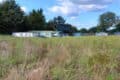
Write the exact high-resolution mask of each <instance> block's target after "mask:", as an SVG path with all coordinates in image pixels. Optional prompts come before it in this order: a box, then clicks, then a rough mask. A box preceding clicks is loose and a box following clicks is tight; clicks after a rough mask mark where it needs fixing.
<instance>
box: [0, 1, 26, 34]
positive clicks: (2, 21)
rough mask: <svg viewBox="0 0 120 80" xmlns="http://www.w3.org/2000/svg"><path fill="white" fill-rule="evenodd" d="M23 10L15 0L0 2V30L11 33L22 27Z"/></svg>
mask: <svg viewBox="0 0 120 80" xmlns="http://www.w3.org/2000/svg"><path fill="white" fill-rule="evenodd" d="M23 22H24V12H23V11H22V10H21V8H20V6H19V5H18V4H17V3H16V2H15V0H6V1H4V2H3V3H1V4H0V32H1V33H6V34H11V33H12V32H16V31H20V29H22V28H23V26H22V24H23Z"/></svg>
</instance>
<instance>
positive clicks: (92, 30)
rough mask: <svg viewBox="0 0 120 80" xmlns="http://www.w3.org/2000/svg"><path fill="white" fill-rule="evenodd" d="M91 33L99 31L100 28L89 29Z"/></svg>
mask: <svg viewBox="0 0 120 80" xmlns="http://www.w3.org/2000/svg"><path fill="white" fill-rule="evenodd" d="M88 32H89V33H96V32H98V28H97V27H92V28H90V29H89V30H88Z"/></svg>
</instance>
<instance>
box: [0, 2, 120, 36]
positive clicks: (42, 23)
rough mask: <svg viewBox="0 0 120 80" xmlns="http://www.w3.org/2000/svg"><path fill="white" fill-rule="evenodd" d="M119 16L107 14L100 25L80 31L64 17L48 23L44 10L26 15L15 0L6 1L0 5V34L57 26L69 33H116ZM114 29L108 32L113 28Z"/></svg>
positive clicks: (58, 17)
mask: <svg viewBox="0 0 120 80" xmlns="http://www.w3.org/2000/svg"><path fill="white" fill-rule="evenodd" d="M119 21H120V20H119V18H118V16H117V15H116V14H115V13H113V12H105V13H103V14H101V15H100V16H99V22H98V25H97V26H95V27H92V28H90V29H89V30H87V29H86V28H82V29H80V30H78V29H77V28H76V27H75V26H73V25H71V24H69V23H66V21H65V19H64V18H63V17H62V16H57V17H54V18H53V19H52V20H49V21H48V22H47V21H46V18H45V15H44V14H43V10H42V9H38V10H32V11H31V12H30V13H29V14H26V13H25V12H24V11H23V10H21V7H20V5H19V4H17V3H16V1H15V0H6V1H4V2H3V3H0V34H12V33H13V32H24V31H32V30H56V26H57V25H59V24H62V25H63V26H67V27H69V28H70V29H69V30H70V31H66V32H69V33H73V32H81V33H96V32H108V33H114V32H117V31H120V23H119ZM113 25H114V26H115V28H114V29H111V30H108V29H109V28H110V27H111V26H113Z"/></svg>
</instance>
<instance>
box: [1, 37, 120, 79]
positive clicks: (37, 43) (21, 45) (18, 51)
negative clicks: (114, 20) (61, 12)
mask: <svg viewBox="0 0 120 80" xmlns="http://www.w3.org/2000/svg"><path fill="white" fill-rule="evenodd" d="M0 80H120V37H117V36H109V37H94V36H93V37H79V38H77V37H76V38H75V37H74V38H72V37H66V38H14V37H9V36H5V37H4V36H1V37H0Z"/></svg>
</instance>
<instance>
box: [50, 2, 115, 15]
mask: <svg viewBox="0 0 120 80" xmlns="http://www.w3.org/2000/svg"><path fill="white" fill-rule="evenodd" d="M112 1H113V0H57V2H58V3H57V5H54V6H53V7H51V8H50V9H49V10H50V11H52V12H54V13H58V14H63V15H67V16H71V17H75V16H77V15H79V13H80V12H82V11H101V10H104V9H105V8H107V6H108V5H109V4H110V3H112Z"/></svg>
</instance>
